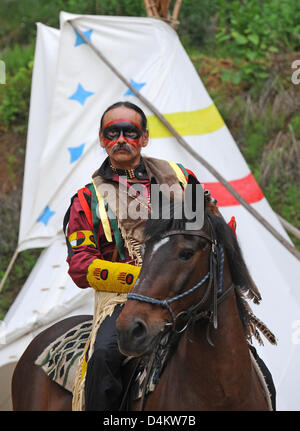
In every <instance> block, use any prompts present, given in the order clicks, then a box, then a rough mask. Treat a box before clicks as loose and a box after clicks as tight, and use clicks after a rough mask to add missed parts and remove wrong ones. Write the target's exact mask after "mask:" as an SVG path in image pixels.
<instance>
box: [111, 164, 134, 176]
mask: <svg viewBox="0 0 300 431" xmlns="http://www.w3.org/2000/svg"><path fill="white" fill-rule="evenodd" d="M110 167H111V169H112V171H113V172H114V173H115V174H117V175H119V177H121V176H126V177H127V178H136V176H135V172H134V169H118V168H115V167H114V166H112V165H110Z"/></svg>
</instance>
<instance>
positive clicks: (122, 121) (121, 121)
mask: <svg viewBox="0 0 300 431" xmlns="http://www.w3.org/2000/svg"><path fill="white" fill-rule="evenodd" d="M116 123H129V124H133V125H134V126H136V127H137V128H138V129H139V130H140V131H141V132H143V129H142V127H141V125H140V124H138V123H134V122H133V121H128V120H126V119H124V118H119V119H117V120H113V121H111V122H110V123H107V124H105V126H104V127H103V130H105V129H106V127H108V126H111V125H112V124H116Z"/></svg>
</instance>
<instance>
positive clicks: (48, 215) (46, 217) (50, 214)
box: [37, 205, 55, 226]
mask: <svg viewBox="0 0 300 431" xmlns="http://www.w3.org/2000/svg"><path fill="white" fill-rule="evenodd" d="M54 214H55V211H51V209H50V208H49V206H48V205H47V206H46V208H45V209H44V211H43V213H42V214H41V215H40V216H39V218H38V219H37V221H38V222H42V223H44V225H45V226H47V224H48V223H49V220H50V219H51V217H53V216H54Z"/></svg>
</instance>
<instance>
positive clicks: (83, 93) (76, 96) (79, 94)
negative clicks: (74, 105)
mask: <svg viewBox="0 0 300 431" xmlns="http://www.w3.org/2000/svg"><path fill="white" fill-rule="evenodd" d="M93 94H95V93H93V92H92V91H87V90H85V89H84V88H83V86H82V85H81V84H80V83H79V84H78V86H77V90H76V91H75V93H73V94H72V96H70V97H69V99H70V100H77V102H79V103H80V104H81V105H84V104H85V101H86V99H87V98H88V97H90V96H92V95H93Z"/></svg>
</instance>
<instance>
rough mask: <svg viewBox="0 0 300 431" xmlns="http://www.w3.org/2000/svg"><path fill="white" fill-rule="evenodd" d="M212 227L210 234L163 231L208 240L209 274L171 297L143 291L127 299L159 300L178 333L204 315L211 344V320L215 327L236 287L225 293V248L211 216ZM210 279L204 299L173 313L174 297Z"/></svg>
mask: <svg viewBox="0 0 300 431" xmlns="http://www.w3.org/2000/svg"><path fill="white" fill-rule="evenodd" d="M208 220H209V223H210V227H211V237H209V236H208V235H206V234H205V233H202V232H195V231H184V230H173V231H171V232H167V233H165V234H163V235H161V237H160V238H161V239H162V238H166V237H169V236H172V235H192V236H199V237H201V238H203V239H205V240H206V241H208V242H210V243H211V253H210V268H209V271H208V272H207V274H206V275H205V276H204V277H203V278H202V279H201V280H200V281H199V282H198V283H197V284H195V286H193V287H192V288H190V289H189V290H187V291H185V292H183V293H181V294H179V295H177V296H175V297H173V298H170V299H164V300H161V299H157V298H151V297H150V296H145V295H140V294H138V293H128V295H127V299H133V300H137V301H142V302H147V303H150V304H156V305H160V306H161V307H164V308H167V310H168V311H169V313H170V315H171V318H172V322H169V323H166V325H165V326H166V327H168V326H171V327H172V329H173V331H174V332H176V333H177V334H180V333H182V332H184V331H185V330H186V328H187V327H188V326H189V324H190V323H191V322H192V321H195V320H199V319H201V318H208V319H209V322H208V330H207V340H208V342H209V344H211V345H212V346H213V344H212V342H211V340H210V337H209V325H210V323H211V322H212V323H213V326H214V328H215V329H217V327H218V322H217V307H218V305H219V304H221V303H222V302H223V301H224V300H225V299H226V298H227V296H228V295H229V293H230V292H231V291H232V289H233V288H234V285H233V284H232V285H231V286H230V287H229V288H228V289H227V290H226V291H225V292H224V293H223V294H222V290H223V267H224V250H223V247H222V246H221V244H218V242H217V240H216V239H215V235H214V231H213V227H212V224H211V221H210V219H208ZM207 280H209V283H208V287H207V289H206V292H205V293H204V295H203V297H202V298H201V300H200V301H199V302H198V303H197V304H196V305H192V306H191V307H189V308H188V309H187V310H184V311H181V312H180V313H178V314H177V316H175V315H174V312H173V310H172V308H171V306H170V304H172V303H173V302H175V301H178V300H179V299H181V298H183V297H185V296H187V295H189V294H190V293H192V292H194V291H195V290H197V289H198V288H199V287H200V286H202V285H203V284H204V283H205V282H206V281H207ZM212 288H213V297H212V303H211V305H210V308H209V309H208V310H205V311H200V312H199V308H200V307H201V306H202V304H203V303H205V301H206V300H207V298H208V296H209V293H210V291H211V289H212ZM183 316H186V318H185V319H184V320H186V323H185V325H184V326H183V327H182V328H180V329H176V327H177V322H178V320H179V319H182V318H183Z"/></svg>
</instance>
